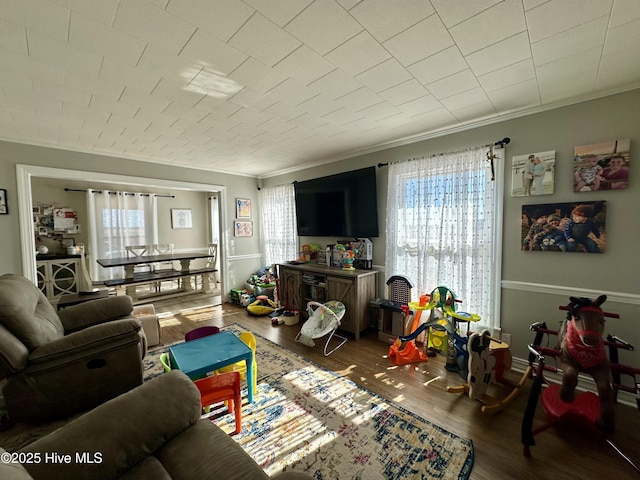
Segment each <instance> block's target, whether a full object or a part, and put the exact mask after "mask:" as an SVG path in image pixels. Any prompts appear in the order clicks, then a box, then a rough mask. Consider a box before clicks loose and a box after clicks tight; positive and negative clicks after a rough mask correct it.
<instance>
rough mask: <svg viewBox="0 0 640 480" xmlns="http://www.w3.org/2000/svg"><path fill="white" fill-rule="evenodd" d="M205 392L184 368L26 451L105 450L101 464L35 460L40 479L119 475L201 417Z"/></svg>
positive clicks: (68, 452)
mask: <svg viewBox="0 0 640 480" xmlns="http://www.w3.org/2000/svg"><path fill="white" fill-rule="evenodd" d="M200 413H201V406H200V393H199V391H198V389H197V388H196V386H195V385H194V383H193V382H192V381H191V380H190V379H189V377H187V376H186V375H185V374H183V373H182V372H180V371H179V370H172V371H171V372H168V373H165V374H162V375H160V376H159V377H156V378H154V379H153V380H150V381H148V382H146V383H144V384H142V385H141V386H139V387H137V388H135V389H133V390H131V391H129V392H127V393H125V394H123V395H120V396H119V397H116V398H114V399H113V400H110V401H108V402H107V403H104V404H102V405H100V406H98V407H96V408H95V409H93V410H91V411H90V412H88V413H86V414H85V415H83V416H81V417H79V418H77V419H76V420H74V421H72V422H70V423H68V424H67V425H65V426H63V427H61V428H60V429H58V430H56V431H55V432H53V433H51V434H49V435H47V436H46V437H43V438H41V439H39V440H36V441H35V442H33V443H31V444H29V445H27V446H26V447H24V448H23V449H22V450H20V451H21V452H56V453H58V454H60V455H71V458H73V459H75V458H76V453H80V454H82V453H83V452H88V454H89V455H90V458H94V457H93V455H94V454H95V453H99V454H100V455H101V461H100V462H99V463H93V464H92V463H82V462H75V461H74V462H71V463H69V464H64V463H55V464H51V463H50V464H44V463H40V464H29V465H25V467H26V469H27V470H28V471H29V473H30V474H31V475H32V476H33V478H34V479H36V480H39V479H47V480H55V479H70V478H91V479H92V480H101V479H113V478H117V477H119V476H120V475H122V474H123V473H125V472H126V471H128V470H129V469H131V468H133V467H134V466H135V465H137V464H138V463H140V462H142V461H143V460H144V459H145V458H146V457H148V456H149V455H150V454H152V453H153V452H154V451H156V450H157V449H158V448H160V446H162V445H163V444H164V443H165V442H166V441H167V440H169V439H171V438H173V437H175V436H176V435H178V434H179V433H181V432H182V431H184V430H185V429H187V428H189V427H190V426H191V425H193V424H194V423H196V422H197V421H198V420H199V419H200Z"/></svg>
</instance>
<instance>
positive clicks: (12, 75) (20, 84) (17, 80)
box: [0, 68, 33, 98]
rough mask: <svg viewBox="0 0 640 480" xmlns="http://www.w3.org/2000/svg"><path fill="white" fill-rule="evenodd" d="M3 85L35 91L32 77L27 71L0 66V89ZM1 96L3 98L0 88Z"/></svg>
mask: <svg viewBox="0 0 640 480" xmlns="http://www.w3.org/2000/svg"><path fill="white" fill-rule="evenodd" d="M1 87H11V88H17V89H21V90H26V91H28V92H30V91H33V86H32V84H31V77H30V76H29V75H27V74H26V73H22V72H13V71H11V70H5V69H3V68H0V89H1ZM0 98H2V92H1V90H0Z"/></svg>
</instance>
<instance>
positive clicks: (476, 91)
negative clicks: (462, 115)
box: [440, 87, 489, 112]
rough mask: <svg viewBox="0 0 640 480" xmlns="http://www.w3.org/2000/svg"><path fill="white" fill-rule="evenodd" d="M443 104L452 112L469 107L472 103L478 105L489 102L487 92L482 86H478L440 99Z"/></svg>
mask: <svg viewBox="0 0 640 480" xmlns="http://www.w3.org/2000/svg"><path fill="white" fill-rule="evenodd" d="M440 101H441V102H442V104H443V105H444V106H445V107H447V108H448V109H449V110H451V111H452V112H453V111H454V110H460V109H463V108H468V107H470V106H472V105H478V104H482V103H485V102H488V101H489V99H488V98H487V94H486V93H485V92H484V90H482V88H480V87H477V88H473V89H471V90H466V91H464V92H461V93H457V94H455V95H451V96H449V97H447V98H443V99H441V100H440Z"/></svg>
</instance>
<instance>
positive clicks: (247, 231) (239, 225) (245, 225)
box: [233, 220, 253, 237]
mask: <svg viewBox="0 0 640 480" xmlns="http://www.w3.org/2000/svg"><path fill="white" fill-rule="evenodd" d="M233 234H234V236H236V237H253V222H251V221H247V220H236V221H235V222H234V224H233Z"/></svg>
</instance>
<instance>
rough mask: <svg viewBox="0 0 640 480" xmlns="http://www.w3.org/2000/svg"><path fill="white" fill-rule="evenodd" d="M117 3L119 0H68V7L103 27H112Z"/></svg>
mask: <svg viewBox="0 0 640 480" xmlns="http://www.w3.org/2000/svg"><path fill="white" fill-rule="evenodd" d="M119 3H120V0H70V1H69V2H68V7H69V8H71V9H72V10H73V11H74V12H78V13H81V14H83V15H85V16H87V17H89V18H92V19H94V20H97V21H98V22H101V23H104V24H105V25H112V24H113V20H114V19H115V18H116V11H117V10H118V4H119Z"/></svg>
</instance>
